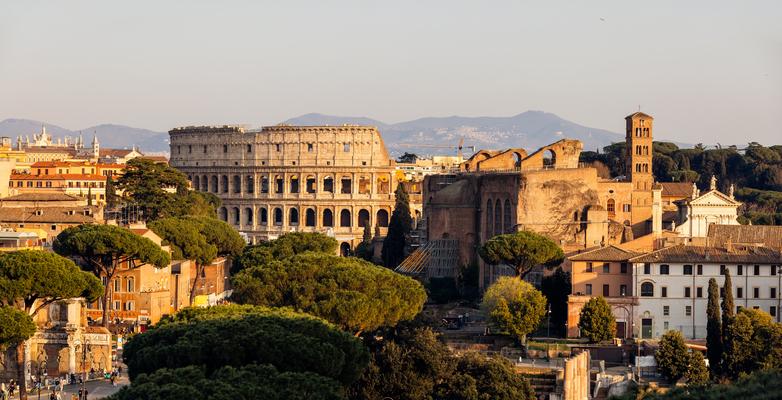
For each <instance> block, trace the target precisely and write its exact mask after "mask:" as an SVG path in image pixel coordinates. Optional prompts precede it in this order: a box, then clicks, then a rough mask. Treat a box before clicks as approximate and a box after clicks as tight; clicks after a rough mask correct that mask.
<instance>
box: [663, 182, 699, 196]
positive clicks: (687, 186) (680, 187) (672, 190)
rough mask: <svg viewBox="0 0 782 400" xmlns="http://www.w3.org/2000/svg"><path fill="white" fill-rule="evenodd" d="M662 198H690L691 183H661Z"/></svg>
mask: <svg viewBox="0 0 782 400" xmlns="http://www.w3.org/2000/svg"><path fill="white" fill-rule="evenodd" d="M660 185H662V187H663V193H662V195H663V196H668V197H690V196H692V183H688V182H661V183H660Z"/></svg>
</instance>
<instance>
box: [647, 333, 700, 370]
mask: <svg viewBox="0 0 782 400" xmlns="http://www.w3.org/2000/svg"><path fill="white" fill-rule="evenodd" d="M690 358H691V357H690V354H689V350H687V346H686V345H685V344H684V336H682V333H681V332H679V331H675V330H670V331H668V332H665V334H664V335H663V336H662V338H661V339H660V347H658V348H657V351H656V352H655V353H654V359H655V360H656V361H657V370H658V371H659V372H660V374H661V375H662V376H664V377H665V378H666V379H668V381H670V382H676V381H678V380H679V379H681V378H682V377H684V376H685V375H686V374H687V371H689V368H690Z"/></svg>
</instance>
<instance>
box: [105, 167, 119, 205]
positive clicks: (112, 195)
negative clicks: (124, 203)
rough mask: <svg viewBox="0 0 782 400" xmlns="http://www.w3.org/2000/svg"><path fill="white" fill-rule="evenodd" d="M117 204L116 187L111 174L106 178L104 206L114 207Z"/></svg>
mask: <svg viewBox="0 0 782 400" xmlns="http://www.w3.org/2000/svg"><path fill="white" fill-rule="evenodd" d="M116 205H117V189H116V188H115V187H114V179H111V175H109V177H108V178H106V207H108V208H109V209H112V208H114V207H115V206H116Z"/></svg>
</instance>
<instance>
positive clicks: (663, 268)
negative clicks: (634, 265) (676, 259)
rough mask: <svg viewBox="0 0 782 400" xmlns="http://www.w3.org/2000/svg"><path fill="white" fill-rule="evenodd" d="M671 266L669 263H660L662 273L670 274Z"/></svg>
mask: <svg viewBox="0 0 782 400" xmlns="http://www.w3.org/2000/svg"><path fill="white" fill-rule="evenodd" d="M670 270H671V267H670V265H668V264H661V265H660V275H668V274H669V273H670Z"/></svg>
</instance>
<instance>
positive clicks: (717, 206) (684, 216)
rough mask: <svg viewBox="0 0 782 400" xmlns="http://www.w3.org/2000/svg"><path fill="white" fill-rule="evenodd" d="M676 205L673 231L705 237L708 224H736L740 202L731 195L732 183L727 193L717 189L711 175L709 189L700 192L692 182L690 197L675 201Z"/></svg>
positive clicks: (715, 180) (686, 235) (684, 235)
mask: <svg viewBox="0 0 782 400" xmlns="http://www.w3.org/2000/svg"><path fill="white" fill-rule="evenodd" d="M676 205H677V207H678V211H677V215H676V227H675V231H676V232H677V233H678V234H679V236H683V237H690V238H702V237H706V236H707V234H708V231H709V225H712V224H718V225H738V224H739V222H738V220H737V217H738V208H739V206H741V203H740V202H738V201H736V200H735V198H734V197H733V185H731V187H730V191H729V193H728V194H725V193H722V192H720V191H719V190H717V179H716V178H715V177H713V176H712V177H711V187H710V188H709V191H708V192H706V193H703V194H701V193H700V191H699V190H698V188H697V187H696V186H695V184H694V183H693V184H692V197H691V198H688V199H684V200H679V201H677V202H676Z"/></svg>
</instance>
